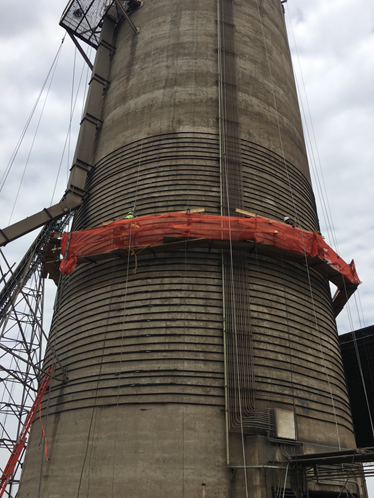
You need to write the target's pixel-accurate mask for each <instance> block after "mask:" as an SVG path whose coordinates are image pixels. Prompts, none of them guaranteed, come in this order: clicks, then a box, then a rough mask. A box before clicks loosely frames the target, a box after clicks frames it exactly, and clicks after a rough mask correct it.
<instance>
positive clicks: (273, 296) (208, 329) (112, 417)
mask: <svg viewBox="0 0 374 498" xmlns="http://www.w3.org/2000/svg"><path fill="white" fill-rule="evenodd" d="M228 1H229V0H222V2H228ZM222 2H221V3H222ZM223 10H224V9H223ZM230 12H231V11H230ZM232 16H233V19H231V21H233V22H231V23H229V22H228V19H226V24H227V26H226V27H227V29H229V28H228V26H231V27H230V29H231V30H233V26H234V35H235V36H234V38H235V39H234V40H231V42H230V43H231V45H230V46H234V47H235V57H234V56H233V57H232V60H231V63H232V64H233V67H234V68H235V71H236V74H235V79H232V80H231V81H234V80H235V81H236V83H235V88H234V86H233V85H231V87H230V85H228V83H227V82H226V83H225V85H226V87H225V91H226V93H227V94H229V93H230V92H231V97H233V95H234V94H235V95H234V97H235V98H232V102H236V104H235V105H237V109H235V112H233V113H232V115H233V116H237V120H238V122H236V123H235V126H234V127H233V129H235V133H237V134H239V135H240V136H239V135H238V136H237V135H235V137H231V138H232V142H233V143H234V146H237V147H238V150H237V151H234V152H235V153H237V157H240V165H239V166H240V167H239V166H238V164H237V165H236V166H237V171H238V175H237V176H239V177H240V178H236V179H234V180H235V181H236V182H237V183H235V185H236V184H237V185H240V189H241V192H239V193H238V196H237V199H238V202H239V199H240V205H235V204H234V205H231V204H232V202H231V204H230V208H231V209H234V208H235V207H241V208H244V209H246V210H248V211H250V212H255V213H258V214H262V215H264V216H268V217H270V218H274V219H278V220H282V219H283V217H284V216H285V215H289V216H293V217H296V218H297V219H298V221H299V223H300V224H301V226H303V227H306V228H308V229H316V228H317V227H318V220H317V215H316V212H315V204H314V197H313V193H312V190H311V186H310V180H309V172H308V167H307V160H306V155H305V147H304V143H303V139H302V130H301V123H300V116H299V111H298V108H297V102H296V91H295V86H294V82H293V77H292V70H291V63H290V59H289V54H288V46H287V41H286V35H285V28H284V21H283V13H282V8H281V5H280V2H279V0H261V2H257V1H256V0H237V1H236V2H235V3H234V4H233V11H232ZM133 21H134V22H135V24H136V25H137V26H139V27H140V33H139V35H137V36H136V37H134V36H133V33H132V31H131V30H130V29H129V27H128V26H126V24H121V25H120V26H119V27H118V30H117V32H116V36H115V37H114V39H113V40H112V39H111V40H108V41H109V42H110V43H113V44H114V45H115V46H116V50H115V51H113V54H112V59H111V67H110V71H109V80H110V83H109V85H108V87H107V88H106V91H105V92H104V94H103V95H102V96H101V102H100V106H101V109H98V114H99V115H100V116H101V118H102V119H103V124H102V127H101V128H100V130H98V133H97V137H96V141H95V144H94V149H93V154H94V157H95V159H94V163H95V167H94V168H93V170H92V171H91V173H90V175H89V178H88V181H87V185H86V190H87V191H88V192H89V195H88V196H87V198H86V199H85V202H84V205H83V206H82V208H81V209H80V210H79V212H78V213H77V215H76V220H75V228H76V229H82V228H87V227H93V226H98V225H100V224H101V223H103V222H106V221H108V220H112V219H120V218H122V217H124V216H125V215H126V213H127V212H128V211H129V210H130V209H134V207H135V208H136V213H137V214H138V215H143V214H150V213H161V212H167V211H178V210H185V209H187V208H205V210H206V212H207V213H210V214H219V213H220V210H221V189H222V184H221V181H220V180H221V178H220V174H221V168H220V166H221V165H222V164H221V165H220V135H219V124H220V121H219V116H220V111H219V98H218V95H219V92H218V90H219V85H218V81H219V79H220V77H221V76H222V75H220V74H219V72H218V52H217V47H218V25H219V24H217V3H216V1H215V0H204V1H203V0H193V1H190V2H186V1H185V0H183V1H182V0H171V1H169V2H161V1H160V0H152V1H150V0H148V1H147V2H145V4H144V7H142V8H141V9H139V10H138V11H136V12H135V13H134V14H133ZM222 26H223V25H222ZM222 26H221V27H222ZM229 41H230V40H229ZM221 55H222V54H221ZM226 76H227V74H226ZM229 87H230V88H229ZM228 88H229V89H228ZM100 106H99V107H100ZM221 124H222V122H221ZM226 124H227V123H226ZM221 138H222V136H221ZM221 145H222V144H221ZM221 160H222V158H221ZM221 163H222V161H221ZM231 165H232V163H231ZM229 166H230V164H229ZM235 171H236V170H235ZM224 189H226V190H227V191H229V192H230V195H231V199H230V201H232V200H233V199H234V201H235V195H233V194H232V190H233V189H231V191H230V189H229V188H228V187H227V185H224ZM234 190H235V189H234ZM234 194H235V192H234ZM239 194H240V195H239ZM230 257H231V254H229V255H226V256H225V258H226V259H225V264H226V266H225V271H226V273H224V272H222V255H221V253H220V252H217V251H211V252H209V251H202V250H200V251H199V250H188V249H187V248H186V250H185V251H179V252H174V253H170V254H162V255H157V257H153V256H152V255H143V254H141V253H139V254H137V255H136V257H135V255H133V256H131V258H129V259H128V260H127V259H126V260H121V259H118V260H115V261H112V262H108V261H106V262H101V263H99V264H97V265H94V264H87V265H81V266H80V267H79V268H78V269H77V270H76V271H75V272H74V273H73V274H72V275H71V276H69V277H65V278H64V280H63V283H62V285H61V287H60V289H59V298H58V301H57V308H56V309H57V311H56V315H55V318H54V321H53V326H52V332H51V339H50V345H49V351H53V350H55V351H56V352H57V354H58V356H59V359H60V361H61V362H62V364H63V365H64V368H65V369H66V370H67V373H68V378H69V379H68V382H67V383H66V384H64V385H61V384H58V383H56V382H53V384H52V391H51V394H50V397H49V398H48V399H46V400H45V402H44V418H45V425H47V434H48V453H49V456H50V460H49V461H44V460H43V464H42V467H41V462H42V459H43V458H42V444H41V442H40V425H39V422H38V421H35V422H34V425H33V429H32V434H31V440H30V446H29V450H28V452H27V456H26V461H25V466H24V472H23V475H22V483H21V489H20V493H19V498H25V497H36V496H40V497H42V498H58V497H62V496H64V497H66V496H69V497H70V496H72V497H73V496H77V497H83V496H89V497H90V498H102V497H103V496H110V497H124V496H126V497H132V498H149V497H150V496H152V498H165V497H174V496H181V497H182V496H183V497H185V498H197V497H200V496H201V498H213V497H214V498H217V497H222V498H229V497H230V498H243V497H245V496H246V491H245V481H244V472H243V471H241V472H240V471H238V472H237V476H236V479H235V480H233V481H231V480H230V479H231V476H230V472H229V471H228V469H227V466H226V431H225V411H224V410H225V391H224V387H225V377H224V350H225V346H224V333H223V332H224V313H225V316H226V317H227V294H229V295H231V298H232V296H234V297H235V299H238V308H237V309H238V310H240V313H239V312H238V313H237V317H236V318H237V320H238V323H239V322H240V323H243V321H242V318H243V316H242V314H243V313H244V312H243V310H244V311H247V312H248V315H249V322H248V323H247V322H246V323H245V324H244V325H245V326H244V327H243V329H241V330H240V333H241V334H242V335H248V337H250V342H251V348H247V349H246V348H242V349H240V351H238V354H240V355H241V358H244V360H241V361H242V363H245V362H247V364H248V365H249V367H248V366H247V371H246V373H245V375H244V374H243V378H242V381H243V385H244V388H245V389H247V388H248V389H252V387H253V386H252V384H253V382H254V384H255V389H254V390H253V391H254V394H255V408H256V410H257V412H256V413H257V415H258V413H260V414H262V415H261V416H264V417H265V415H263V414H269V413H271V410H272V409H274V408H281V409H284V410H290V411H293V412H294V413H295V425H296V436H297V439H298V440H299V441H301V442H302V443H303V444H304V445H305V447H308V448H309V449H311V451H313V448H315V447H316V445H318V444H323V445H327V446H329V447H330V448H332V449H334V450H335V449H336V448H338V447H339V445H340V446H341V447H343V448H347V447H353V446H354V436H353V431H352V424H351V419H350V412H349V403H348V398H347V394H346V389H345V383H344V375H343V370H342V365H341V358H340V353H339V346H338V342H337V337H336V327H335V322H334V319H333V313H332V309H331V303H330V299H331V298H330V293H329V289H328V286H327V284H326V282H324V281H323V280H322V279H321V278H320V277H319V276H318V275H316V274H314V273H313V270H310V272H309V275H308V273H307V271H306V269H305V268H304V267H303V266H301V265H296V264H290V263H286V262H284V261H282V259H270V258H265V257H261V256H259V255H257V254H256V253H255V252H254V253H253V254H252V255H251V256H248V257H247V259H244V260H243V262H242V263H243V264H242V266H241V267H240V268H241V270H242V274H240V272H237V273H236V274H235V277H234V279H233V282H232V286H233V288H236V290H234V292H233V293H231V292H228V290H227V282H226V280H225V282H223V281H222V274H223V273H224V274H225V276H226V277H227V275H230V267H229V265H230ZM234 263H235V262H234ZM238 268H239V267H236V270H238ZM243 274H245V278H244V279H242V275H243ZM246 279H247V281H246V282H244V283H243V281H244V280H246ZM309 281H310V285H309ZM238 289H239V291H238ZM229 290H231V289H229ZM223 297H225V301H226V307H225V306H224V304H223ZM239 301H240V306H239ZM232 310H233V304H232V303H231V311H232ZM231 315H233V313H231ZM231 318H232V316H231ZM228 327H229V326H228V325H227V324H226V328H228ZM229 332H232V330H231V331H229ZM243 343H244V342H243ZM240 344H242V343H240ZM247 360H248V361H247ZM230 361H231V360H230ZM247 377H251V379H250V381H249V380H248V378H247ZM251 383H252V384H251ZM248 386H250V387H248ZM231 409H233V408H232V407H231ZM243 410H244V411H245V414H246V417H248V419H246V421H245V424H244V426H245V427H244V428H243V436H242V435H241V434H240V431H238V432H236V433H235V432H232V433H231V434H230V437H229V440H230V451H229V454H230V455H229V456H230V464H231V465H237V466H242V465H243V464H244V460H243V455H246V463H247V465H265V464H267V462H268V461H273V460H284V459H285V454H284V453H281V452H279V445H276V444H275V443H274V441H272V440H269V439H268V438H267V437H266V435H267V432H268V433H269V434H270V435H271V436H274V434H273V431H274V428H273V427H272V425H271V421H269V426H266V427H264V426H262V427H261V428H260V425H259V422H258V420H257V419H256V420H255V422H254V423H253V424H252V425H251V424H250V422H248V420H249V419H250V417H251V415H252V414H253V413H252V412H251V410H252V407H250V406H243ZM47 413H48V423H47V422H46V416H47ZM257 415H256V416H257ZM255 418H256V417H255ZM265 418H266V417H265ZM270 418H271V417H270V416H269V420H270ZM266 420H267V419H266ZM266 423H267V422H266ZM256 424H257V425H256ZM249 436H250V437H249ZM297 448H299V446H297V447H296V449H295V448H294V449H295V451H296V450H297ZM301 451H302V450H301ZM40 476H41V477H40ZM282 476H283V477H284V473H283V471H280V472H277V471H276V470H275V471H272V470H269V469H253V470H248V471H247V486H248V489H249V496H251V497H253V498H265V497H266V498H268V497H270V496H271V492H272V491H271V488H272V487H276V486H277V485H278V484H277V483H278V482H279V479H280V478H281V477H282ZM39 485H40V489H41V493H40V495H38V489H39ZM329 489H330V488H329ZM339 490H340V488H339Z"/></svg>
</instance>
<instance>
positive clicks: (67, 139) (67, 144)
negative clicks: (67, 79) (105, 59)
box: [50, 49, 89, 206]
mask: <svg viewBox="0 0 374 498" xmlns="http://www.w3.org/2000/svg"><path fill="white" fill-rule="evenodd" d="M76 51H77V49H76V50H75V54H76ZM88 69H89V68H88V67H87V66H85V65H84V66H82V71H81V75H80V78H79V83H78V87H77V90H76V94H75V100H74V102H73V92H74V88H73V87H74V74H75V61H74V71H73V78H72V80H73V82H72V89H71V102H72V104H71V106H70V118H69V125H68V130H67V133H66V137H65V142H64V147H63V149H62V153H61V159H60V163H59V167H58V171H57V175H56V181H55V184H54V187H53V191H52V196H51V202H50V206H52V204H53V200H54V196H55V193H56V189H57V185H58V180H59V177H60V173H61V168H62V164H63V160H64V156H65V151H66V150H67V175H68V173H69V164H70V159H69V152H70V139H71V128H72V122H73V116H74V112H75V108H76V105H77V101H78V96H79V91H80V88H81V83H82V79H83V75H84V73H85V72H86V75H88ZM86 80H87V76H86ZM85 91H86V88H85ZM83 109H84V99H83Z"/></svg>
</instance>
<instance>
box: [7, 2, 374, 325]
mask: <svg viewBox="0 0 374 498" xmlns="http://www.w3.org/2000/svg"><path fill="white" fill-rule="evenodd" d="M147 1H151V0H147ZM65 4H66V1H65V0H53V1H50V0H37V1H35V2H30V1H29V0H19V1H18V2H14V0H12V1H11V0H3V2H2V5H3V7H2V15H1V17H0V63H1V66H0V67H1V70H0V118H1V119H0V176H2V175H3V173H4V171H6V168H7V165H8V163H9V161H10V158H11V156H12V153H13V151H14V149H15V147H16V145H17V141H18V139H19V137H20V135H21V132H22V129H23V127H24V125H25V123H26V121H27V118H28V116H29V114H30V112H31V109H32V107H33V105H34V103H35V100H36V98H37V95H38V94H39V92H40V89H41V87H42V84H43V82H44V79H45V77H46V75H47V73H48V71H49V69H50V66H51V64H52V61H53V59H54V57H55V55H56V53H57V50H58V48H59V46H60V42H61V39H62V38H63V36H64V30H63V29H62V28H60V27H59V26H58V22H59V18H60V15H61V13H62V11H63V9H64V7H65ZM285 9H286V20H287V24H288V30H289V38H290V45H291V49H292V53H293V56H294V67H295V73H296V77H297V83H298V86H299V89H300V93H301V98H302V108H303V110H304V111H305V113H306V115H307V116H308V115H309V112H310V116H311V120H310V117H307V126H306V130H307V136H310V137H313V136H315V140H316V144H317V149H316V146H315V145H313V151H312V153H311V169H312V170H313V169H315V167H316V168H317V169H318V172H319V173H318V175H319V177H320V180H321V181H322V176H323V178H324V183H325V185H326V190H327V196H328V203H329V206H330V208H331V215H332V220H333V226H334V230H335V234H336V238H337V241H338V248H339V253H340V255H341V256H342V257H343V258H344V259H345V260H346V261H347V262H349V261H350V260H351V259H352V258H353V259H354V260H355V262H356V267H357V272H358V275H359V277H360V278H361V280H362V282H363V283H362V285H361V287H360V289H359V292H358V293H356V295H357V294H358V299H357V300H355V299H354V298H352V299H351V302H350V305H349V310H350V314H351V317H352V318H351V319H350V318H349V314H348V312H347V310H345V311H343V312H342V313H341V316H340V317H339V319H338V327H339V332H340V333H343V332H348V331H351V330H354V329H357V328H360V327H361V326H368V325H372V324H374V250H373V242H374V178H373V176H374V175H373V164H374V131H373V130H374V98H373V88H374V2H373V0H355V1H352V0H313V1H310V0H288V2H287V3H286V4H285ZM291 26H292V28H291ZM295 42H296V47H297V48H296V47H295ZM74 52H75V50H74V47H73V44H72V42H71V40H70V39H69V38H68V37H67V38H66V40H65V43H64V45H63V48H62V51H61V56H60V60H59V65H58V69H57V71H56V74H55V77H54V81H53V82H52V85H51V88H50V91H49V97H48V102H47V105H46V106H45V111H44V116H43V119H42V120H41V124H40V128H39V131H38V135H37V138H36V140H35V143H34V146H33V151H32V153H31V156H30V159H29V164H28V167H27V172H26V174H25V178H24V181H23V184H22V187H21V190H20V194H19V199H18V202H17V204H16V207H15V210H14V213H13V216H12V222H15V221H17V220H19V219H21V218H22V217H24V216H27V215H29V214H32V213H34V212H36V211H39V210H40V209H42V208H43V207H46V206H48V205H50V203H51V196H52V192H53V189H54V184H55V181H56V175H57V171H58V168H59V164H60V162H61V157H62V152H63V148H64V143H65V141H66V137H67V130H68V126H69V119H70V109H71V88H72V84H73V83H72V81H73V68H74ZM82 67H84V63H83V62H82V59H81V56H79V55H78V56H77V65H76V71H75V77H74V86H75V87H76V86H77V82H78V80H79V78H80V76H81V69H82ZM300 69H301V71H302V75H301V73H300ZM85 78H86V75H84V76H83V79H84V80H85ZM84 86H85V85H84V83H83V84H82V88H84ZM305 95H306V96H307V100H306V99H305ZM41 102H43V99H42V101H41ZM40 108H41V105H39V113H37V114H36V118H34V121H33V126H32V127H31V130H33V131H32V132H31V133H30V132H29V133H28V135H27V139H26V141H25V145H24V146H22V148H21V149H20V152H19V154H18V157H17V160H16V161H15V163H14V165H13V168H12V171H11V172H10V174H9V177H8V180H7V181H6V183H5V185H4V188H3V189H2V191H1V192H0V227H4V226H7V225H8V223H9V218H10V215H11V212H12V209H13V204H14V201H15V196H16V193H17V190H18V186H19V182H20V178H21V176H22V172H23V169H24V167H25V162H26V160H27V156H28V153H29V149H30V144H31V142H32V141H33V132H34V130H35V127H36V125H37V121H38V119H39V115H40ZM80 112H81V98H80V99H79V100H78V103H77V112H76V116H75V118H74V127H73V128H74V130H75V131H76V129H77V127H78V123H79V115H80ZM73 151H74V141H73V142H71V144H70V153H69V154H70V155H69V156H68V155H67V153H65V156H64V159H63V162H62V167H61V173H60V177H59V181H58V188H57V191H56V194H55V199H54V201H58V199H59V198H60V197H61V195H62V193H63V191H64V189H65V186H66V177H67V169H68V167H69V166H70V163H71V156H72V153H73ZM317 158H319V160H317ZM321 175H322V176H321ZM314 178H315V176H314ZM314 186H315V190H316V197H317V202H318V205H319V215H320V221H321V226H322V232H323V233H324V234H325V235H326V240H327V242H328V243H329V244H330V245H332V246H333V247H335V246H334V241H333V240H332V237H331V235H330V228H331V227H330V224H329V223H328V222H327V221H326V219H325V217H324V216H323V209H322V207H321V200H320V199H319V197H318V192H317V190H318V189H317V187H318V185H317V183H315V185H314ZM32 239H33V237H32V236H31V237H30V236H29V237H26V238H25V239H24V240H21V241H19V242H15V243H13V244H12V246H8V247H7V248H6V253H7V255H8V257H9V260H10V262H12V263H13V262H14V261H17V260H18V259H19V258H20V257H21V256H22V254H23V252H24V250H25V249H26V247H27V246H28V243H29V242H30V240H32ZM356 303H358V306H356ZM360 303H361V305H362V313H361V312H360V316H359V315H358V309H359V307H360Z"/></svg>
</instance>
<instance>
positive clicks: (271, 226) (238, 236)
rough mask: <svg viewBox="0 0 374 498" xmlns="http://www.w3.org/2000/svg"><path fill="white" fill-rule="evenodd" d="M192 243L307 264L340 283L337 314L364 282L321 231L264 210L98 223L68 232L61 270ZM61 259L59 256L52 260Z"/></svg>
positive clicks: (336, 300)
mask: <svg viewBox="0 0 374 498" xmlns="http://www.w3.org/2000/svg"><path fill="white" fill-rule="evenodd" d="M186 248H205V249H208V250H212V249H224V250H230V249H236V250H243V251H248V252H250V253H252V252H254V251H255V252H256V254H260V255H263V256H268V257H272V258H277V259H282V260H285V261H290V262H294V263H298V264H302V265H305V266H306V267H308V268H311V269H313V270H315V271H316V272H317V273H319V274H320V275H321V276H322V277H323V278H326V279H328V280H329V281H330V282H332V283H333V284H334V285H336V287H337V288H338V290H337V292H336V294H335V296H334V298H333V308H334V313H335V316H337V315H338V314H339V312H340V311H341V310H342V308H343V306H344V305H345V303H346V302H347V301H348V299H349V297H350V296H351V295H352V294H353V293H354V291H355V290H356V289H357V287H358V285H359V284H360V283H361V282H360V280H359V278H358V275H357V273H356V269H355V265H354V262H353V261H352V262H351V263H350V264H347V263H346V262H345V261H344V260H343V259H342V258H340V257H339V256H338V255H337V254H336V253H335V251H334V250H333V249H332V248H331V247H329V246H328V244H326V242H325V241H324V239H323V237H322V236H321V235H319V234H318V233H317V232H308V231H306V230H303V229H300V228H294V227H292V226H290V225H287V224H285V223H281V222H278V221H274V220H270V219H268V218H264V217H262V216H254V217H251V218H243V217H227V216H214V215H206V214H197V213H167V214H162V215H150V216H142V217H139V218H133V219H126V220H119V221H113V222H111V223H108V224H106V225H105V226H100V227H97V228H91V229H88V230H82V231H79V232H69V233H66V234H65V235H64V236H63V237H62V240H61V254H62V255H63V256H64V259H63V260H62V261H61V263H60V271H61V273H63V274H70V273H72V272H73V271H74V269H75V267H76V265H77V264H82V263H93V262H97V261H100V260H104V259H111V258H115V257H124V256H126V255H128V254H129V252H130V254H132V255H134V256H135V255H137V254H139V253H140V252H142V253H146V252H148V253H152V254H153V255H157V253H159V252H169V251H176V250H181V249H186ZM46 264H47V265H48V264H55V263H53V262H50V263H46Z"/></svg>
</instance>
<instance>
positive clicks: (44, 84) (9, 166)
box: [0, 33, 66, 192]
mask: <svg viewBox="0 0 374 498" xmlns="http://www.w3.org/2000/svg"><path fill="white" fill-rule="evenodd" d="M65 37H66V33H65V35H64V37H63V38H62V41H61V43H60V46H59V48H58V50H57V53H56V55H55V57H54V59H53V61H52V64H51V67H50V68H49V70H48V73H47V76H46V77H45V80H44V82H43V85H42V88H41V90H40V92H39V94H38V97H37V99H36V102H35V103H34V105H33V107H32V110H31V113H30V115H29V117H28V118H27V121H26V124H25V126H24V128H23V130H22V133H21V136H20V138H19V139H18V142H17V144H16V147H15V150H14V151H13V153H12V155H11V158H10V160H9V163H8V165H7V167H6V169H5V172H4V173H3V176H2V177H1V180H0V192H1V191H2V189H3V187H4V185H5V182H6V180H7V178H8V176H9V173H10V171H11V169H12V166H13V164H14V161H15V159H16V156H17V154H18V151H19V149H20V147H21V145H22V142H23V139H24V137H25V134H26V132H27V130H28V127H29V125H30V123H31V120H32V118H33V116H34V113H35V110H36V108H37V106H38V103H39V101H40V99H41V97H42V94H43V92H44V88H45V86H46V85H47V82H48V79H49V77H50V75H51V73H52V71H53V70H54V67H55V65H56V64H57V61H58V59H59V57H60V53H61V49H62V45H63V43H64V41H65Z"/></svg>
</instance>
